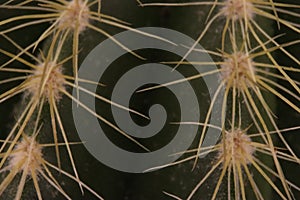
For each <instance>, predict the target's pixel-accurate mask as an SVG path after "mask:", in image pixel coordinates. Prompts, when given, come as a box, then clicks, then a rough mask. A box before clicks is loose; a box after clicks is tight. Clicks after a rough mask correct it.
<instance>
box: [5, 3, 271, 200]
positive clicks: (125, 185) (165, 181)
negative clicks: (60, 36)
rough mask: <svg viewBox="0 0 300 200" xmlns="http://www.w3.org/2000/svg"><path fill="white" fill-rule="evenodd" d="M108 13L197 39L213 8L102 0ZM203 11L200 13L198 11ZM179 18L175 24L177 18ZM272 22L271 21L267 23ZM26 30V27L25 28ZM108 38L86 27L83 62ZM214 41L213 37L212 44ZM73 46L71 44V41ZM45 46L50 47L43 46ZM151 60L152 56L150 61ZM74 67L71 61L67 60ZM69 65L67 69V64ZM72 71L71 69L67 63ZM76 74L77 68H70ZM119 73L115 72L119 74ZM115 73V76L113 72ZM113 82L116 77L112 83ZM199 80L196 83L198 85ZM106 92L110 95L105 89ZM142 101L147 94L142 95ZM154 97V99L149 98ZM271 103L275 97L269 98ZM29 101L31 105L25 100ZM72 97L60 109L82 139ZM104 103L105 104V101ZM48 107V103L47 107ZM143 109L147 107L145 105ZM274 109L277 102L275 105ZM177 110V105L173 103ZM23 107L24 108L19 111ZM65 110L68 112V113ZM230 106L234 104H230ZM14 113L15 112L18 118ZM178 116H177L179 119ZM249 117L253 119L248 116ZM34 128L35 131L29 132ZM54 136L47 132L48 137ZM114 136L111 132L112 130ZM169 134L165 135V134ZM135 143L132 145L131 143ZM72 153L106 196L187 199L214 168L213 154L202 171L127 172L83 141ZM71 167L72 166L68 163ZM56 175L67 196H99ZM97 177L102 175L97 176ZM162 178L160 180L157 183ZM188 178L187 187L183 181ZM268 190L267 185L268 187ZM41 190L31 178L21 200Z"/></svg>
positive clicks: (46, 125)
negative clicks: (102, 158) (109, 164)
mask: <svg viewBox="0 0 300 200" xmlns="http://www.w3.org/2000/svg"><path fill="white" fill-rule="evenodd" d="M125 7H126V9H125V10H131V11H132V12H130V13H128V12H125V13H124V8H125ZM102 9H103V12H105V13H111V15H112V16H118V17H119V18H121V19H123V20H124V21H128V22H131V23H132V24H133V25H134V26H136V27H139V26H145V25H147V26H160V27H166V28H172V29H175V30H178V31H180V32H182V33H185V34H187V35H190V36H192V37H194V38H196V37H197V34H198V33H199V31H201V30H203V27H201V25H203V26H204V23H201V22H204V20H205V19H206V16H207V13H208V11H209V7H208V6H207V8H206V9H203V10H202V9H201V12H199V8H165V7H163V8H139V7H137V6H136V3H135V2H133V1H128V2H127V1H122V2H120V1H115V0H114V1H112V0H111V1H104V2H103V7H102ZM154 13H160V15H157V14H154ZM199 13H200V14H199ZM195 16H197V17H199V20H200V21H201V22H199V26H200V27H197V26H194V25H193V26H192V25H190V22H191V21H193V20H194V19H195ZM174 21H176V23H175V22H174ZM268 25H269V26H271V25H272V24H268ZM106 30H108V31H113V32H114V33H115V32H118V31H119V30H117V31H116V30H115V29H114V28H109V27H108V28H107V29H106ZM216 30H221V28H220V27H219V25H215V26H212V27H211V29H210V30H209V32H208V33H207V35H209V36H210V35H211V36H212V39H211V40H203V43H201V45H202V46H204V47H205V48H206V49H215V47H216V46H218V47H219V45H220V43H221V36H220V35H217V34H213V33H214V32H215V31H216ZM20 32H21V31H20ZM104 39H105V37H102V36H99V34H95V33H92V32H91V31H87V32H85V33H84V34H83V35H82V40H81V44H80V47H82V50H81V54H80V57H79V58H80V62H81V61H82V60H83V59H84V58H85V56H86V55H87V54H88V52H89V51H90V50H91V49H93V47H94V46H95V45H96V44H98V43H99V42H101V41H102V40H104ZM210 41H214V42H213V43H211V42H210ZM66 46H69V45H66ZM44 48H45V47H44ZM63 51H64V53H65V54H62V57H65V56H69V55H70V54H71V50H70V49H69V48H67V49H64V50H63ZM148 54H150V56H149V57H150V58H151V55H152V56H153V57H155V61H156V60H158V61H161V60H164V59H165V57H163V56H157V55H153V54H154V53H152V52H150V53H148ZM149 60H150V59H149ZM128 62H130V64H132V62H136V63H141V62H142V61H137V60H136V59H133V58H129V59H128ZM67 65H72V64H71V63H67V64H65V66H67ZM66 68H67V67H66ZM67 69H70V67H68V68H67ZM186 71H187V72H186V73H187V74H189V73H192V72H189V70H188V69H187V70H186ZM68 73H72V71H70V72H68ZM114 73H116V72H114ZM114 75H115V74H114ZM112 82H113V81H112ZM197 83H198V82H196V83H195V84H197ZM157 93H158V94H155V95H153V97H152V98H153V99H151V100H152V101H153V102H156V101H159V100H160V99H161V98H162V97H161V93H159V92H157ZM103 95H109V92H108V94H106V93H105V91H104V92H103ZM139 98H140V99H143V98H145V97H144V96H143V97H139ZM147 98H149V97H147ZM270 98H271V97H270ZM140 99H137V100H135V101H136V102H137V103H138V102H140ZM270 101H271V100H270ZM25 105H26V103H25ZM70 105H71V101H70V100H69V99H68V98H63V100H62V102H61V104H60V108H59V110H61V113H63V114H62V118H63V119H64V120H63V123H64V125H65V128H66V132H67V133H68V138H69V141H79V138H78V136H77V135H76V134H73V133H75V132H76V130H75V128H74V125H73V120H72V117H71V116H70V115H69V114H70V113H68V112H69V111H68V110H70V109H71V106H70ZM23 106H24V104H22V103H21V104H17V105H16V107H18V108H21V107H23ZM101 106H104V105H101ZM46 107H47V106H45V110H46V109H47V108H46ZM140 107H143V106H140ZM272 107H273V106H272ZM171 108H173V107H171ZM20 110H22V109H20ZM64 110H66V111H64ZM229 110H230V108H229ZM140 111H141V112H143V113H144V112H145V113H147V110H140ZM44 113H49V111H48V112H47V111H45V112H44ZM228 115H229V116H230V114H228ZM14 117H15V116H14ZM175 118H176V117H175ZM242 118H243V119H245V118H249V116H247V114H246V116H243V117H242ZM50 119H51V117H50V116H49V115H47V114H43V116H42V122H43V128H42V130H41V131H42V132H43V131H45V132H47V131H46V130H49V129H51V124H50ZM249 121H250V120H249ZM143 122H144V121H141V122H139V123H143ZM249 123H251V122H245V125H244V126H245V127H247V126H248V125H249ZM28 131H30V130H28ZM48 134H49V136H46V135H48ZM109 134H110V133H109ZM162 134H164V133H162ZM44 136H45V140H44V138H39V139H40V142H49V139H50V138H52V133H51V131H50V132H49V131H48V133H45V135H44ZM120 141H121V142H120V143H121V144H122V143H124V144H122V145H125V146H126V144H127V142H128V141H126V140H124V139H122V138H121V139H120ZM149 145H150V146H152V145H153V146H154V147H155V146H157V144H156V141H154V142H153V143H151V142H150V143H149ZM129 146H131V148H134V149H135V148H136V147H135V146H134V145H130V144H129ZM132 146H133V147H132ZM196 146H197V141H195V144H193V147H196ZM71 148H72V152H73V154H74V155H76V156H75V160H76V166H77V167H78V171H79V173H80V178H81V179H82V181H83V182H85V183H87V184H88V185H89V186H90V187H91V188H93V189H94V190H96V191H97V192H98V193H99V194H101V196H103V197H104V198H105V199H112V200H114V199H139V200H143V199H145V200H147V199H167V198H169V197H168V196H166V195H165V194H163V192H162V191H167V192H169V191H170V192H176V194H177V195H180V197H185V196H187V195H188V194H189V193H190V190H191V189H192V188H193V187H194V185H196V184H197V182H199V177H202V176H203V175H204V174H205V173H206V171H207V170H208V169H207V168H209V164H210V163H211V162H212V161H213V160H214V155H212V156H211V157H208V158H206V159H205V160H203V161H202V160H201V161H199V163H198V165H197V168H196V169H197V170H194V171H191V168H192V165H193V162H191V163H189V164H186V163H185V164H182V165H178V166H175V167H173V168H168V169H162V170H159V171H156V172H150V173H145V174H127V173H123V172H118V171H116V170H114V169H111V168H109V167H107V166H105V165H103V164H101V163H100V162H98V161H97V160H95V159H94V158H93V157H92V156H91V155H90V154H89V153H88V152H87V151H86V150H85V148H84V146H83V145H74V146H72V147H71ZM45 155H46V157H47V159H48V160H49V161H52V162H56V156H55V152H54V150H53V149H52V151H50V152H45ZM60 155H61V158H66V159H65V160H64V159H63V160H62V166H63V168H64V170H66V171H70V172H72V169H71V167H70V163H69V160H68V159H67V158H68V154H67V152H66V151H65V150H63V148H62V150H61V151H60ZM66 166H68V167H66ZM55 175H56V177H59V178H58V180H59V181H62V182H64V183H65V186H66V187H64V189H65V191H66V193H67V194H69V195H70V196H71V197H72V199H82V198H84V199H93V198H94V197H93V196H92V195H91V194H89V193H88V192H86V193H85V195H84V196H83V197H82V198H81V196H82V195H81V192H80V190H79V188H78V184H77V183H76V182H74V181H69V180H68V179H65V178H64V177H63V176H62V175H61V174H55ZM218 176H219V174H218V173H216V174H214V175H213V176H212V177H211V178H210V179H209V181H208V183H207V187H202V188H204V189H201V190H200V191H199V192H198V193H197V194H196V195H195V199H207V198H209V197H210V196H208V197H207V196H205V197H204V196H203V194H208V195H210V194H211V192H212V191H211V190H212V188H210V189H209V186H210V184H211V185H215V184H216V183H215V180H214V179H216V178H217V177H218ZM96 177H97V178H96ZM158 180H159V181H158ZM181 182H183V185H182V184H181ZM17 183H18V181H17V180H15V181H13V183H12V184H11V185H10V188H16V187H17ZM41 185H45V187H44V188H43V187H42V188H41V190H42V193H43V196H45V199H47V197H49V198H50V196H52V195H51V194H52V193H54V192H55V191H54V190H49V188H48V187H46V185H47V182H45V184H44V182H43V180H41ZM13 190H14V189H8V190H7V191H6V192H5V193H4V194H3V195H2V196H1V199H2V198H3V199H13V198H14V197H13V194H12V193H11V192H12V191H13ZM266 190H268V189H266ZM220 191H221V192H220V193H221V194H220V196H218V198H220V199H226V197H227V196H226V188H225V189H224V186H222V187H221V188H220ZM36 198H37V196H36V193H35V189H34V187H33V185H32V183H31V181H29V183H28V185H27V184H26V188H25V190H24V196H22V199H36ZM55 198H56V199H64V198H63V197H62V196H59V195H58V196H56V197H55Z"/></svg>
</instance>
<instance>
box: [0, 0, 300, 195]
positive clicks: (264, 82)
mask: <svg viewBox="0 0 300 200" xmlns="http://www.w3.org/2000/svg"><path fill="white" fill-rule="evenodd" d="M0 10H1V13H3V15H2V16H1V19H0V33H1V45H0V59H1V62H0V65H1V66H0V72H1V75H0V76H1V80H0V83H1V85H3V89H1V91H0V92H1V93H0V103H1V105H0V109H2V113H4V112H5V113H9V115H10V116H9V117H8V119H5V118H3V119H2V117H3V116H1V118H0V120H1V124H4V125H2V126H1V131H2V132H3V134H1V138H2V140H1V142H2V145H1V147H0V157H1V162H0V181H1V183H0V199H139V200H141V199H188V200H191V199H274V198H275V199H289V200H290V199H297V198H300V197H299V191H300V189H299V186H300V183H299V181H298V180H290V179H292V178H293V177H291V176H290V175H289V173H288V170H287V169H286V167H287V166H292V168H293V170H294V171H295V172H297V169H299V158H298V156H297V155H299V148H297V145H295V144H294V143H295V142H293V141H291V139H290V137H296V136H294V135H295V134H294V135H293V133H292V132H295V133H297V130H298V129H299V127H298V124H297V118H296V117H295V118H296V120H295V123H294V124H292V125H291V126H286V125H285V123H282V121H283V119H282V118H281V116H282V115H284V116H285V115H286V113H285V112H288V113H289V114H292V115H291V116H297V115H298V114H299V113H300V107H299V105H298V101H299V96H300V95H299V94H300V88H299V82H298V81H297V79H296V78H297V77H296V75H297V74H298V73H299V72H300V69H299V66H300V61H299V56H298V55H297V54H296V53H297V50H298V49H299V43H300V40H299V33H300V28H299V23H298V21H297V19H298V20H299V14H298V12H299V10H300V5H299V3H298V2H296V1H292V0H291V1H290V2H289V3H288V2H280V1H275V0H257V1H252V0H224V1H218V0H215V1H208V0H205V1H200V0H197V1H188V0H186V1H180V2H178V1H170V2H169V1H168V2H158V1H152V0H151V1H146V0H143V1H142V0H137V1H134V0H128V1H125V0H124V1H117V0H109V1H105V0H103V1H101V0H94V1H88V0H71V1H67V0H58V1H48V0H25V1H12V0H9V1H1V5H0ZM129 10H130V12H128V11H129ZM195 19H196V20H195ZM145 26H156V27H164V28H168V29H173V30H176V31H179V32H181V33H184V34H186V35H189V36H191V37H193V38H194V39H195V41H194V43H192V44H181V43H180V42H178V41H173V40H171V39H169V38H167V37H165V35H163V36H162V35H159V34H158V35H156V34H155V33H151V32H147V31H145V30H147V29H136V28H134V27H145ZM120 30H121V31H124V30H129V31H131V32H134V33H135V34H137V36H136V37H137V38H138V37H139V36H142V37H143V38H146V39H145V40H147V38H148V39H149V40H150V39H151V41H154V42H153V43H156V42H157V43H161V44H168V45H171V46H172V48H175V49H176V48H181V49H184V50H185V51H184V54H183V55H182V56H181V57H178V55H174V54H172V53H171V54H170V53H166V52H164V51H154V50H151V49H150V50H149V49H147V50H140V49H139V50H132V49H131V48H130V46H127V44H125V43H123V42H122V41H119V40H118V37H114V36H113V35H114V34H116V33H118V32H120ZM282 33H285V34H286V35H287V36H289V35H292V34H294V35H295V38H292V39H290V38H289V37H287V36H285V35H283V34H282ZM107 38H109V39H110V40H111V41H112V42H113V43H114V44H115V45H116V46H118V48H120V49H123V50H124V51H125V52H127V54H128V55H127V56H126V57H120V58H118V60H117V61H116V62H115V63H112V65H113V67H112V69H111V70H108V72H106V71H105V72H104V73H106V74H107V77H108V78H107V77H104V78H101V79H100V81H99V82H95V81H94V80H89V79H86V78H83V77H81V76H79V74H78V70H79V67H80V65H81V64H82V63H84V62H85V59H87V57H88V55H89V53H91V52H92V50H93V49H94V48H95V47H96V46H97V44H98V43H101V42H102V41H104V40H105V39H107ZM179 41H180V40H179ZM199 44H201V45H202V46H203V47H204V49H202V48H199ZM108 51H109V49H108ZM204 52H205V53H207V54H209V55H210V56H211V58H212V59H213V60H208V61H207V60H205V61H198V60H191V59H190V58H189V56H190V55H192V54H197V55H198V54H199V55H201V54H202V53H204ZM101 62H102V61H101ZM103 62H107V61H106V60H103ZM147 63H160V64H161V65H162V64H163V65H167V66H169V68H170V69H172V71H178V72H180V73H181V74H183V78H181V79H176V80H173V81H171V82H170V81H167V80H166V81H165V82H164V83H162V84H150V85H141V86H140V87H139V88H138V89H137V90H136V91H135V93H134V94H132V95H133V96H132V97H134V98H133V100H132V99H131V100H130V104H129V106H126V105H124V104H122V103H118V101H113V100H112V90H113V87H114V86H115V85H116V82H118V81H119V79H120V78H121V77H122V75H123V73H124V72H126V70H130V69H131V68H134V67H132V66H137V65H143V64H147ZM161 65H160V66H161ZM214 65H216V66H217V68H213V67H212V66H214ZM114 66H117V67H114ZM195 66H197V67H199V68H201V67H207V66H208V67H211V70H209V71H208V72H207V73H204V74H201V73H199V72H198V71H197V70H195V68H194V67H195ZM209 69H210V68H209ZM170 71H171V70H170ZM170 73H172V72H170ZM215 74H217V75H218V78H219V80H214V82H216V83H217V84H218V87H217V88H216V91H215V94H214V95H213V96H210V97H209V95H208V94H207V91H208V90H209V87H210V86H209V85H208V86H205V83H204V82H203V78H205V77H210V76H211V75H215ZM146 76H147V75H145V77H142V78H145V79H146ZM136 78H137V79H138V77H136ZM186 82H188V83H190V84H191V85H192V88H193V89H194V90H195V93H196V96H197V99H198V100H199V99H201V98H204V99H208V98H210V100H208V101H206V100H205V101H203V100H199V107H200V108H201V109H200V110H201V116H200V117H199V119H197V120H196V121H189V120H187V121H182V120H181V119H182V118H181V117H180V115H182V113H180V110H179V109H178V108H177V107H178V106H182V105H179V104H180V103H181V102H178V101H177V100H175V101H172V100H171V99H172V98H173V97H174V94H173V93H172V92H170V91H169V90H168V88H169V87H170V88H171V87H176V86H178V85H181V84H184V83H186ZM88 85H92V86H95V87H97V92H96V93H93V91H90V90H89V89H88V88H89V87H88ZM85 86H86V87H85ZM72 91H74V92H73V94H72ZM181 92H182V93H183V94H184V96H185V97H186V98H192V92H190V91H181ZM74 94H75V95H74ZM85 96H89V97H92V98H94V99H95V102H96V110H93V108H90V107H89V105H87V104H85V103H84V98H85ZM175 97H176V95H175ZM218 99H221V100H218ZM157 102H159V103H162V105H165V106H166V110H167V111H168V113H167V119H166V125H165V126H164V127H163V129H162V130H160V134H159V135H158V137H157V136H152V138H146V139H141V138H137V137H135V136H132V135H130V133H128V132H126V131H124V130H122V128H120V127H119V126H118V124H116V123H117V122H115V120H114V118H113V113H112V111H111V107H115V108H117V109H118V112H123V111H126V112H128V113H130V116H131V118H132V120H133V122H136V123H137V124H138V125H142V126H144V125H147V124H151V123H152V122H151V121H149V120H150V119H151V113H148V112H149V108H150V107H151V105H152V104H157ZM72 103H73V105H75V106H77V107H80V108H82V109H83V110H85V112H86V113H88V114H89V115H91V116H93V117H94V118H96V119H97V120H98V121H99V123H100V125H101V126H103V127H104V130H105V133H106V136H107V137H108V138H109V139H111V140H113V141H114V143H115V145H118V146H121V147H122V148H124V149H126V150H127V151H130V152H136V153H143V154H147V153H149V152H150V151H156V150H158V149H159V148H161V147H162V145H165V144H162V143H164V142H168V141H169V140H172V138H174V137H175V136H174V135H172V134H173V133H172V132H174V134H175V135H176V131H178V129H180V127H188V128H187V129H184V130H190V131H191V132H193V131H195V132H197V136H196V137H195V139H194V141H193V143H192V144H191V146H190V147H189V149H185V152H174V154H172V155H169V156H171V157H172V156H176V155H180V156H179V158H178V159H177V160H175V161H173V162H170V163H165V164H162V165H157V166H153V167H150V168H148V169H146V170H145V171H143V172H140V173H129V172H122V171H117V170H115V169H113V168H111V167H110V166H106V165H105V164H103V163H101V160H100V162H99V161H98V160H97V159H96V158H95V157H93V156H92V155H91V153H90V152H89V151H87V149H86V148H85V145H84V143H85V142H89V141H82V140H81V138H80V136H79V135H78V133H77V130H76V125H75V124H74V123H75V122H74V119H73V116H72V114H71V111H70V110H71V109H72V108H71V107H72ZM217 106H219V107H218V108H220V110H217V111H218V112H217V113H214V110H215V109H216V107H217ZM281 107H284V110H286V111H283V109H281ZM73 109H74V107H73ZM194 109H195V110H196V108H189V107H188V110H187V111H186V112H187V113H188V114H191V115H192V114H193V112H195V111H194ZM203 110H204V111H205V112H204V113H205V115H203V114H202V112H203ZM181 112H182V111H181ZM148 115H149V116H150V117H149V116H148ZM212 117H216V118H217V119H216V121H220V123H219V124H214V123H213V120H212ZM277 118H278V119H277ZM151 120H154V121H155V119H151ZM80 123H83V124H84V123H88V122H86V121H84V120H83V121H81V122H80ZM6 124H7V125H6ZM208 129H214V130H215V131H217V132H219V133H221V134H220V137H219V139H218V143H217V144H209V145H206V144H205V141H204V140H205V137H210V136H207V135H208V134H209V133H210V132H208ZM86 131H87V132H93V131H94V130H92V129H91V130H86ZM186 134H187V137H188V135H189V134H190V133H186ZM104 153H105V152H104ZM203 156H205V157H203ZM129 164H130V163H129ZM133 164H136V165H139V164H141V163H138V162H137V163H133ZM297 181H298V182H297Z"/></svg>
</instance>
